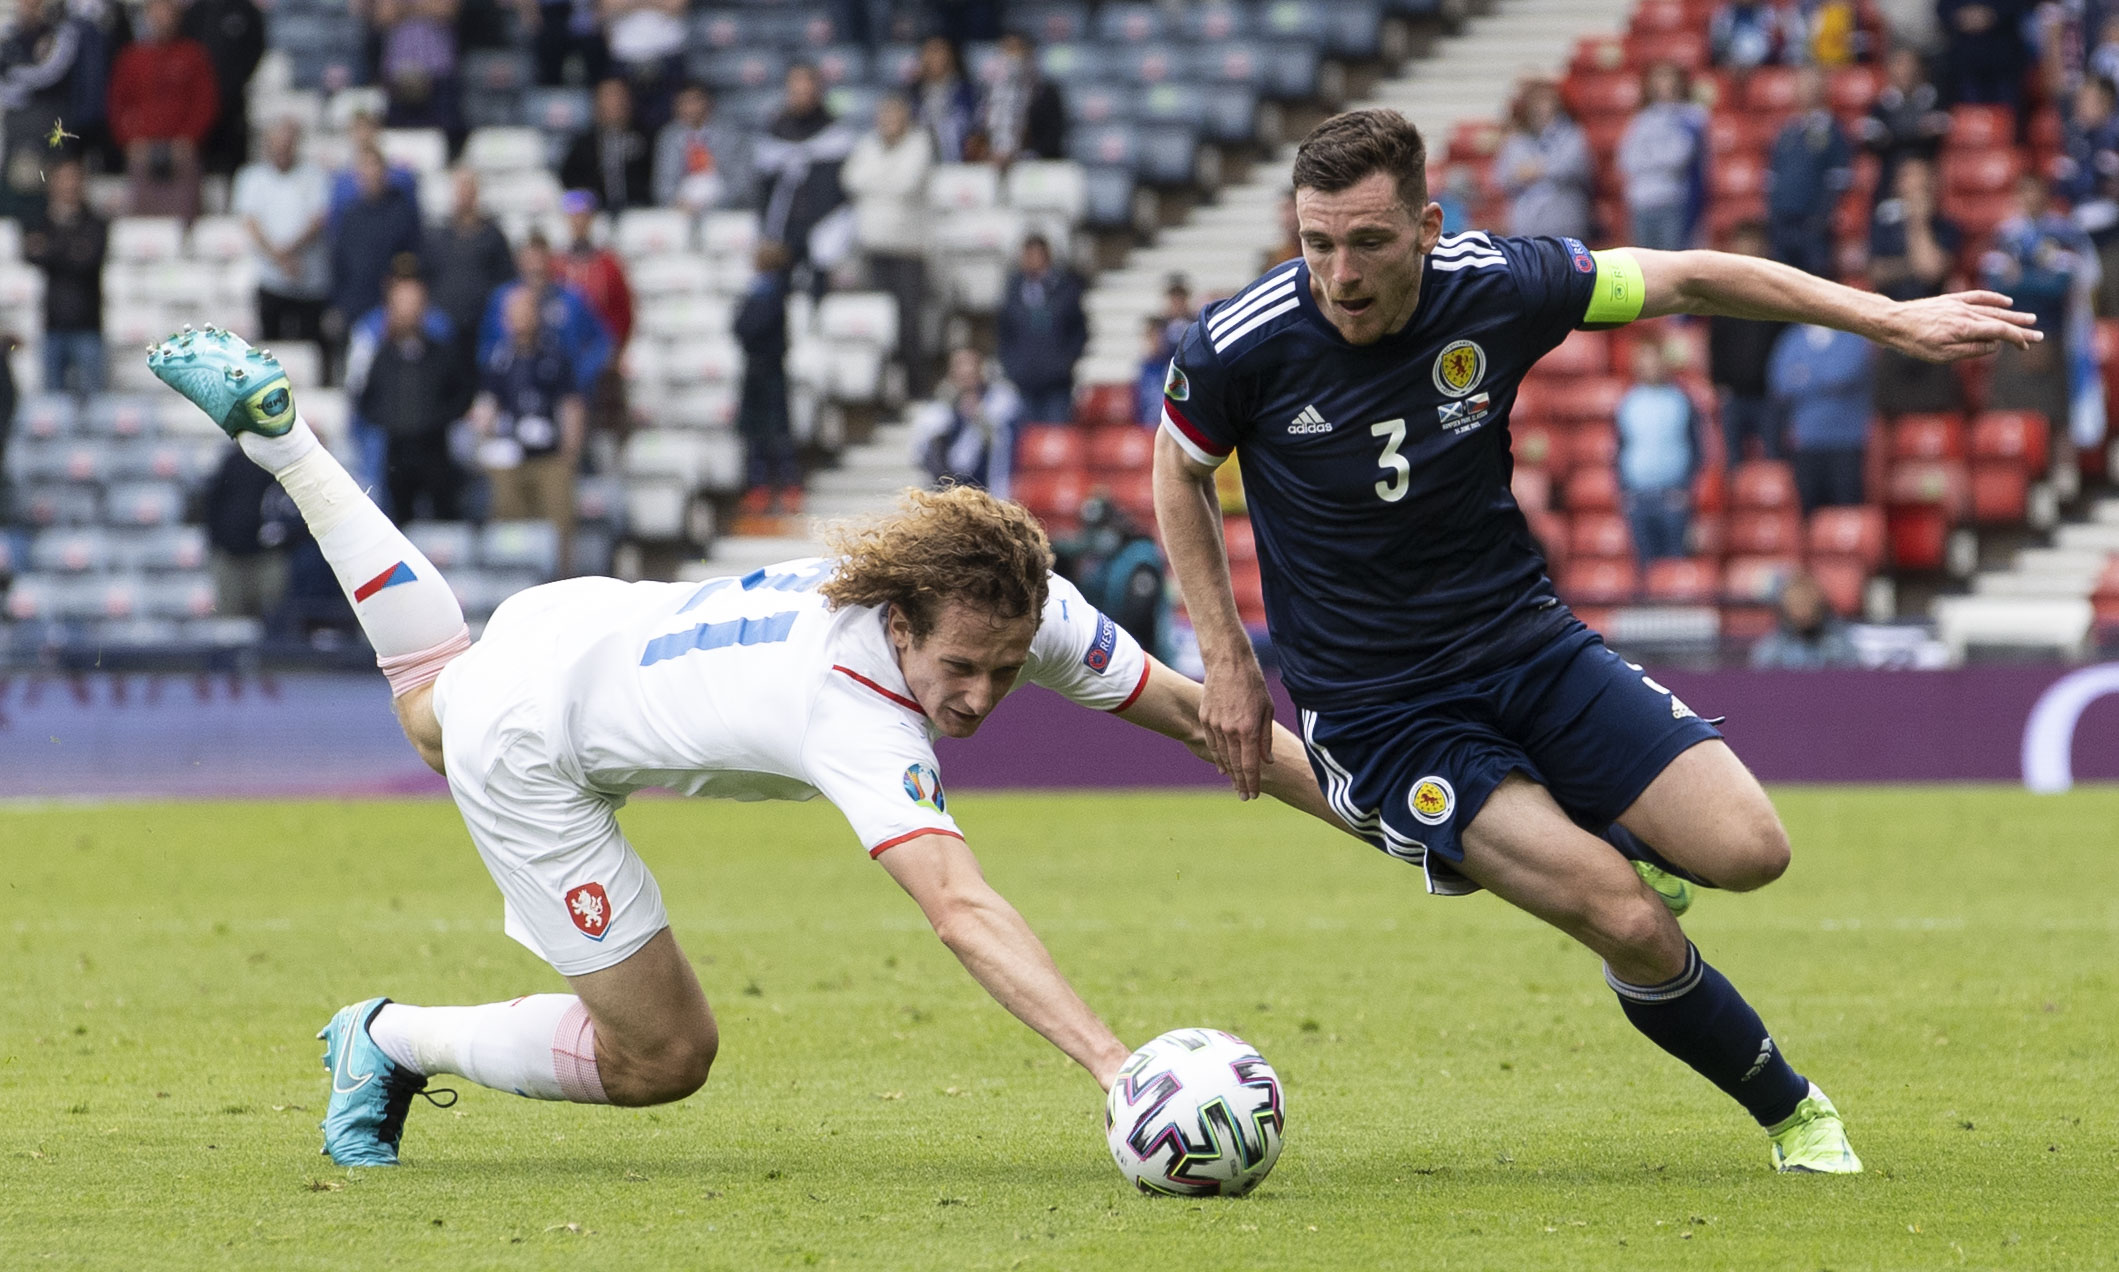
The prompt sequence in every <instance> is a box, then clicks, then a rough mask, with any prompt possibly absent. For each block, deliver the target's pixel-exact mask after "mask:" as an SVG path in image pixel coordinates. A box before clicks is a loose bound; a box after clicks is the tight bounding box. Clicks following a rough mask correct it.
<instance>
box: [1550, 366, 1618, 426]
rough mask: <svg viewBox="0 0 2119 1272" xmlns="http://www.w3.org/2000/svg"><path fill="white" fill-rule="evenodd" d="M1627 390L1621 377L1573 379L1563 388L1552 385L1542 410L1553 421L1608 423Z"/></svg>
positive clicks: (1577, 377) (1588, 376)
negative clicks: (1544, 409) (1599, 421)
mask: <svg viewBox="0 0 2119 1272" xmlns="http://www.w3.org/2000/svg"><path fill="white" fill-rule="evenodd" d="M1629 387H1631V386H1630V385H1629V384H1628V383H1627V381H1626V380H1625V379H1624V378H1622V377H1620V376H1615V375H1578V376H1573V377H1571V378H1569V379H1568V380H1566V381H1565V387H1564V388H1562V387H1558V386H1557V385H1555V386H1553V388H1552V400H1551V401H1550V402H1549V403H1547V405H1546V410H1547V412H1548V413H1550V414H1551V415H1552V417H1553V418H1555V419H1566V420H1609V419H1611V417H1612V413H1613V412H1615V411H1617V410H1618V409H1619V399H1620V398H1622V397H1625V396H1626V390H1627V389H1628V388H1629Z"/></svg>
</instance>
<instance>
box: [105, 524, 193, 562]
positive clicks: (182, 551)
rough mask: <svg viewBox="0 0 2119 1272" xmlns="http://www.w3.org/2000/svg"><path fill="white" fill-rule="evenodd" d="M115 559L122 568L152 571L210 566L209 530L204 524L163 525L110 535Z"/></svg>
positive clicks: (112, 554) (112, 555)
mask: <svg viewBox="0 0 2119 1272" xmlns="http://www.w3.org/2000/svg"><path fill="white" fill-rule="evenodd" d="M110 548H111V560H112V561H113V563H114V564H116V565H117V566H118V567H119V568H121V569H126V570H136V571H143V572H148V573H167V572H171V571H176V572H183V571H195V570H202V569H204V568H205V567H206V531H205V529H204V528H203V527H201V526H163V527H161V528H159V529H154V530H145V531H140V532H137V533H131V534H114V535H112V536H111V539H110Z"/></svg>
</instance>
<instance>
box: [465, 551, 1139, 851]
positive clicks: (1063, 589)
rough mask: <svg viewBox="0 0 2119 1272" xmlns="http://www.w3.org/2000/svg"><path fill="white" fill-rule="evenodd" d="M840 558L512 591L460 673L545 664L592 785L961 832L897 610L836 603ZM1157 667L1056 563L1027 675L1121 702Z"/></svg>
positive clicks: (551, 712) (1114, 704)
mask: <svg viewBox="0 0 2119 1272" xmlns="http://www.w3.org/2000/svg"><path fill="white" fill-rule="evenodd" d="M831 570H832V562H831V561H829V560H825V559H820V558H809V559H805V560H799V561H789V562H786V563H784V564H781V565H775V566H769V567H767V568H765V569H762V570H758V571H755V572H753V573H751V574H748V575H745V576H744V577H742V578H724V579H713V580H709V581H707V582H705V583H624V582H620V581H618V580H615V579H593V578H592V579H570V580H566V581H564V582H560V583H551V584H546V585H545V586H543V587H536V588H531V589H529V590H528V591H525V592H522V593H519V594H517V595H516V596H514V597H511V598H510V599H509V600H508V601H507V602H506V603H505V604H503V605H502V606H501V607H500V609H499V610H498V611H497V612H496V613H495V614H494V615H493V620H492V622H491V623H490V624H488V626H487V628H486V632H485V635H484V637H483V638H482V639H481V640H480V641H479V642H478V644H477V645H475V646H473V648H472V650H471V652H470V653H469V654H466V655H465V656H464V657H463V658H461V659H458V660H457V662H456V663H454V664H452V665H451V666H450V668H449V669H448V671H449V673H452V674H453V673H459V669H461V671H460V674H466V675H478V674H481V671H482V670H486V671H492V672H499V671H501V669H503V668H530V667H535V668H540V669H542V670H539V671H538V672H536V673H534V674H532V675H526V676H524V681H523V684H522V688H521V693H522V694H523V695H524V697H525V698H526V699H534V701H535V703H536V708H537V714H538V716H540V717H541V719H542V722H543V729H544V732H545V737H546V738H547V739H548V744H549V746H550V761H551V763H553V764H554V765H555V766H557V767H558V769H559V770H560V771H561V772H562V773H564V774H565V775H566V776H567V777H568V778H569V779H570V780H571V781H574V782H578V783H579V784H580V785H581V786H582V788H583V789H585V790H590V791H595V792H598V793H601V794H606V795H615V796H623V795H626V794H629V793H631V792H633V791H636V790H639V789H641V788H642V787H648V786H661V787H668V788H670V789H672V790H676V791H681V792H683V793H684V794H687V795H707V796H715V797H719V798H726V799H743V800H758V799H794V800H804V799H810V798H812V797H814V796H816V795H819V794H822V795H823V796H824V797H825V798H826V799H829V800H830V801H831V802H832V803H833V804H835V805H837V806H838V808H839V811H840V812H842V813H844V814H845V815H846V820H847V821H848V822H850V823H852V825H853V829H854V833H855V834H857V835H859V836H860V839H861V843H862V845H863V846H864V847H866V848H867V849H868V850H869V855H871V856H873V855H875V854H877V853H880V852H882V851H883V850H884V849H885V848H888V847H890V846H891V845H893V844H896V843H899V842H902V841H904V840H906V839H911V838H914V837H916V836H919V835H922V834H931V833H940V834H949V835H958V836H959V837H960V838H961V835H960V834H959V832H958V831H957V827H956V822H955V820H954V819H953V818H951V817H950V815H949V813H948V811H947V807H948V805H947V801H946V800H945V798H944V796H943V793H942V785H941V772H940V767H941V766H940V765H939V764H938V763H937V762H936V760H935V754H934V738H935V737H936V736H937V734H936V732H935V730H934V729H933V727H932V726H931V725H930V724H929V723H928V720H927V717H926V714H925V713H924V712H923V711H921V709H920V706H919V704H918V703H917V702H915V701H914V700H913V697H912V693H911V691H910V690H909V689H908V687H907V686H906V683H905V677H904V676H903V675H902V674H900V673H899V671H898V663H897V656H896V652H895V651H894V650H893V648H892V647H891V644H890V640H889V635H888V633H887V632H886V630H885V626H884V623H885V614H884V612H883V611H882V610H880V609H876V608H867V607H848V608H845V609H841V610H837V611H834V610H831V609H829V608H827V606H826V604H825V601H824V598H823V597H822V596H820V595H819V594H818V593H817V588H818V587H819V586H820V585H822V584H823V582H824V580H825V579H826V578H827V577H829V575H830V573H831ZM467 664H468V665H467ZM480 664H484V667H483V668H481V667H480ZM1147 678H1148V660H1147V655H1146V654H1145V653H1144V652H1143V651H1142V650H1141V648H1140V645H1139V644H1138V643H1137V642H1135V641H1134V639H1133V638H1132V637H1131V636H1129V635H1127V634H1126V632H1125V631H1124V630H1123V629H1121V628H1120V627H1119V626H1118V625H1117V624H1116V623H1113V622H1112V621H1111V620H1110V619H1109V618H1107V617H1106V616H1105V615H1103V614H1102V613H1100V612H1099V611H1098V610H1097V609H1096V608H1095V607H1094V606H1092V605H1090V604H1089V603H1088V602H1087V601H1085V600H1084V599H1083V598H1082V594H1081V592H1080V591H1079V590H1077V589H1076V588H1075V586H1074V585H1073V584H1071V583H1069V582H1067V581H1066V580H1065V579H1062V578H1060V577H1058V576H1056V575H1055V576H1052V578H1051V594H1050V599H1048V600H1047V602H1046V604H1045V610H1044V615H1043V618H1042V620H1041V622H1040V623H1039V625H1038V632H1037V637H1036V639H1035V641H1034V642H1033V643H1032V645H1031V651H1030V660H1029V662H1028V664H1027V665H1026V666H1025V667H1024V668H1023V674H1022V676H1021V678H1020V679H1019V680H1018V681H1017V683H1018V684H1022V683H1025V682H1027V683H1031V684H1039V685H1043V686H1045V687H1046V688H1048V689H1052V690H1054V691H1056V692H1058V693H1060V694H1062V695H1064V696H1066V697H1067V698H1070V699H1072V700H1073V701H1075V702H1077V703H1079V704H1081V705H1082V706H1085V707H1094V708H1099V709H1102V710H1106V711H1117V710H1122V709H1124V708H1125V707H1127V706H1129V705H1131V703H1132V702H1133V700H1134V699H1135V698H1136V697H1138V696H1139V694H1140V691H1141V689H1142V688H1143V687H1145V686H1146V684H1147ZM439 688H440V691H441V692H443V693H446V692H447V691H448V689H449V686H448V685H447V684H446V683H444V684H443V685H442V686H440V687H439Z"/></svg>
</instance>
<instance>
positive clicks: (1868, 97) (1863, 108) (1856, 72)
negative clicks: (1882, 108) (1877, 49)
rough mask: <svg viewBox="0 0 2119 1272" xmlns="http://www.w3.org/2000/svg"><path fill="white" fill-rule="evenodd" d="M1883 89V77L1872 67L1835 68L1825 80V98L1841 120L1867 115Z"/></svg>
mask: <svg viewBox="0 0 2119 1272" xmlns="http://www.w3.org/2000/svg"><path fill="white" fill-rule="evenodd" d="M1882 88H1883V77H1882V76H1881V75H1879V74H1878V73H1877V71H1876V68H1875V67H1873V66H1841V67H1835V68H1834V69H1833V70H1832V72H1831V74H1830V75H1829V77H1828V78H1827V79H1826V80H1825V96H1826V98H1827V100H1829V101H1830V102H1831V104H1832V110H1833V112H1834V113H1835V114H1837V115H1839V116H1840V118H1841V119H1849V118H1857V117H1859V116H1862V115H1865V114H1867V113H1868V110H1869V107H1870V105H1871V104H1873V103H1874V102H1875V101H1876V94H1877V93H1878V92H1879V91H1881V90H1882Z"/></svg>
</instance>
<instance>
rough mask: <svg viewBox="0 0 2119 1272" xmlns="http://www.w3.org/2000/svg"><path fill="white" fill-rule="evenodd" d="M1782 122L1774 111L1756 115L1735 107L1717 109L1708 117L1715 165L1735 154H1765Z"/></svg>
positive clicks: (1709, 138) (1718, 165)
mask: <svg viewBox="0 0 2119 1272" xmlns="http://www.w3.org/2000/svg"><path fill="white" fill-rule="evenodd" d="M1779 122H1780V121H1779V120H1777V119H1775V118H1774V117H1773V116H1771V115H1755V114H1752V113H1750V112H1749V111H1744V110H1739V109H1736V108H1734V107H1727V108H1724V109H1722V110H1718V111H1716V112H1715V113H1714V114H1713V116H1711V117H1710V118H1709V119H1708V121H1707V140H1708V143H1709V144H1710V146H1711V147H1712V153H1713V155H1714V160H1713V166H1715V167H1720V166H1721V165H1722V164H1724V163H1727V162H1728V161H1729V159H1730V158H1731V157H1733V156H1739V155H1741V156H1753V155H1763V154H1765V153H1766V152H1767V150H1768V149H1769V148H1770V147H1771V146H1772V145H1773V134H1774V133H1775V132H1776V131H1778V125H1779Z"/></svg>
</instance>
